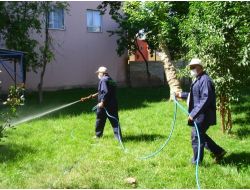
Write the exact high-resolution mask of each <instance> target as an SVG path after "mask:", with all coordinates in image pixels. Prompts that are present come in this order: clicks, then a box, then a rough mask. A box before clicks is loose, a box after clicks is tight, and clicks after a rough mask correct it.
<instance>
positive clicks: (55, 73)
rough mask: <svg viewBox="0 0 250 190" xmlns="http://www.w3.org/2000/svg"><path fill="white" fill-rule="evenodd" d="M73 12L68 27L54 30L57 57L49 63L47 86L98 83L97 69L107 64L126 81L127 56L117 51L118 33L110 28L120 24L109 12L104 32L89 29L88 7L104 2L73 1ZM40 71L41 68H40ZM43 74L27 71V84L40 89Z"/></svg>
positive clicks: (115, 76)
mask: <svg viewBox="0 0 250 190" xmlns="http://www.w3.org/2000/svg"><path fill="white" fill-rule="evenodd" d="M68 3H69V4H70V7H69V9H70V10H69V14H66V13H65V15H64V20H65V21H64V22H65V30H50V33H51V35H52V36H53V38H54V46H55V48H56V51H55V55H56V56H55V61H53V62H52V64H49V65H48V67H47V70H46V73H45V77H44V89H47V90H49V89H61V88H73V87H89V86H96V85H97V83H98V79H97V77H96V74H95V71H96V70H97V69H98V67H99V66H106V67H107V68H108V70H109V73H110V75H111V77H112V78H113V79H114V80H116V81H117V82H118V84H119V83H120V84H125V76H126V75H125V58H126V57H127V55H124V56H123V57H119V56H118V55H117V54H116V51H115V49H116V47H117V45H116V37H115V36H112V37H109V35H108V33H107V32H106V31H107V30H112V29H115V28H116V24H115V23H114V22H113V21H112V20H111V18H110V16H109V15H108V14H105V15H103V18H102V27H103V28H102V29H103V30H102V31H103V32H101V33H88V32H87V18H86V12H87V9H96V7H97V6H98V4H99V3H100V2H96V1H93V2H90V1H83V2H81V1H77V2H74V1H70V2H68ZM39 74H40V72H39ZM39 74H35V73H33V72H29V73H27V79H26V88H27V89H29V90H36V89H37V85H38V82H39Z"/></svg>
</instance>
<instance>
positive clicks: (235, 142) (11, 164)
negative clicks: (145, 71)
mask: <svg viewBox="0 0 250 190" xmlns="http://www.w3.org/2000/svg"><path fill="white" fill-rule="evenodd" d="M94 92H95V89H74V90H64V91H57V92H46V93H45V99H44V103H43V104H42V105H38V104H37V101H36V99H37V97H36V94H28V95H27V96H26V105H25V106H23V107H22V108H21V110H20V112H21V113H20V115H19V116H20V118H24V117H26V116H31V115H35V114H36V113H41V112H43V111H46V110H49V109H52V108H55V107H57V106H61V105H64V104H67V103H70V102H73V101H76V100H78V99H79V98H80V97H82V96H87V95H89V93H94ZM168 99H169V89H168V88H167V87H159V88H119V89H118V100H119V108H120V111H119V116H120V122H121V127H122V132H123V137H124V139H123V140H124V145H125V147H126V151H125V152H124V151H123V149H122V148H121V146H120V145H119V143H118V142H117V141H116V140H115V139H114V136H113V132H112V128H111V126H110V124H109V122H107V124H106V128H105V132H104V137H103V138H102V139H100V140H95V139H93V138H92V137H93V136H94V125H95V113H94V112H92V111H91V109H92V107H93V106H95V104H96V101H95V100H91V101H88V102H85V103H77V104H75V105H72V106H71V107H68V108H65V109H63V110H60V111H57V112H55V113H53V114H50V115H47V116H44V117H42V118H39V119H35V120H32V121H29V122H26V123H23V124H20V125H18V126H16V128H15V129H9V130H8V131H7V133H6V134H7V137H6V138H4V139H3V140H4V141H3V142H0V188H91V189H92V188H116V189H126V188H141V189H143V188H168V189H170V188H197V186H196V181H195V167H194V166H193V165H191V164H190V159H191V157H192V149H191V144H190V127H188V126H187V125H186V119H187V117H186V115H185V114H184V113H182V111H181V110H180V109H179V110H178V111H177V121H176V126H175V129H174V132H173V135H172V138H171V140H170V141H169V143H168V145H167V146H166V147H165V148H164V149H163V150H162V151H161V152H160V153H159V154H158V155H157V156H155V157H153V158H150V159H147V160H141V159H140V157H142V156H146V155H148V154H151V153H152V152H154V151H155V150H157V149H159V147H160V146H161V145H162V144H163V143H164V142H165V140H166V139H167V137H168V135H169V133H170V130H171V122H172V119H173V115H174V112H173V110H174V103H173V102H171V101H168ZM182 104H183V105H184V106H186V103H185V102H182ZM233 122H234V126H233V130H232V134H231V135H226V134H223V133H222V131H221V129H220V120H219V117H218V124H217V126H213V127H211V129H210V130H209V131H208V133H209V135H210V136H211V137H212V138H213V139H214V140H215V141H216V142H217V143H218V144H219V145H221V146H222V147H224V148H225V149H226V150H227V152H228V154H227V155H226V157H225V159H224V160H223V161H222V162H221V163H220V164H214V163H213V159H212V158H211V157H210V155H209V152H207V151H205V157H204V162H203V164H202V165H201V166H200V167H199V177H200V185H201V188H206V189H209V188H216V189H223V188H227V189H228V188H230V189H231V188H248V189H249V188H250V168H249V164H250V137H249V134H250V128H249V127H250V96H249V94H248V95H246V96H244V99H243V100H241V101H240V102H239V103H237V104H235V105H234V106H233ZM128 177H133V178H135V179H136V182H137V183H136V184H135V185H130V184H128V183H127V182H126V179H127V178H128Z"/></svg>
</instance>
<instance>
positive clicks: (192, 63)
mask: <svg viewBox="0 0 250 190" xmlns="http://www.w3.org/2000/svg"><path fill="white" fill-rule="evenodd" d="M192 65H200V66H201V67H203V64H202V62H201V60H200V59H198V58H193V59H192V60H191V61H190V63H189V64H188V66H192Z"/></svg>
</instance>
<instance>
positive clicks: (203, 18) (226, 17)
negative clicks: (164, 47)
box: [181, 2, 250, 132]
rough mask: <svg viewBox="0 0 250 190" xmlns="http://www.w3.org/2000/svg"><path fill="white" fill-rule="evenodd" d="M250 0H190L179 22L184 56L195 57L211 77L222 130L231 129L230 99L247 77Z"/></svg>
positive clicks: (249, 53) (237, 93)
mask: <svg viewBox="0 0 250 190" xmlns="http://www.w3.org/2000/svg"><path fill="white" fill-rule="evenodd" d="M249 10H250V4H249V3H248V2H191V3H190V7H189V14H188V17H187V19H186V20H185V21H184V22H183V23H182V24H181V31H182V39H183V44H184V45H185V47H187V48H188V57H189V58H191V57H199V58H201V59H202V60H203V61H204V62H205V63H206V64H207V71H208V72H209V74H210V75H211V77H212V78H213V79H214V82H215V87H216V93H217V95H218V99H219V101H218V103H219V104H218V105H219V110H220V115H221V120H222V130H223V132H230V131H231V129H232V118H231V107H230V105H231V103H232V102H233V101H235V100H237V99H238V98H239V95H240V91H239V89H240V88H241V87H242V86H243V85H244V84H246V81H247V79H248V80H249V72H250V67H249V66H250V63H249V58H250V32H249V28H250V11H249Z"/></svg>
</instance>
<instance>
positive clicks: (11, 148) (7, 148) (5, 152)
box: [0, 144, 35, 163]
mask: <svg viewBox="0 0 250 190" xmlns="http://www.w3.org/2000/svg"><path fill="white" fill-rule="evenodd" d="M30 153H35V150H34V149H32V148H31V147H28V146H21V145H17V144H12V145H0V163H4V162H9V161H12V162H14V161H16V160H17V159H20V158H23V157H24V156H25V155H26V154H30Z"/></svg>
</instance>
